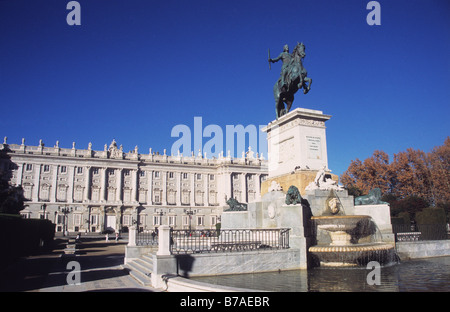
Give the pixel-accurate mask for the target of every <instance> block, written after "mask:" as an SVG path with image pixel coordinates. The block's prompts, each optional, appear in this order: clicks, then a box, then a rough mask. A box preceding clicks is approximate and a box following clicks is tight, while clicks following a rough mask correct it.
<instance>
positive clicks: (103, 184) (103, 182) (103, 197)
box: [100, 168, 107, 202]
mask: <svg viewBox="0 0 450 312" xmlns="http://www.w3.org/2000/svg"><path fill="white" fill-rule="evenodd" d="M106 169H107V168H101V170H102V173H101V175H102V176H101V189H100V201H104V202H105V201H106Z"/></svg>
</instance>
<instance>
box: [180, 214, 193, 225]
mask: <svg viewBox="0 0 450 312" xmlns="http://www.w3.org/2000/svg"><path fill="white" fill-rule="evenodd" d="M190 217H191V216H183V217H182V223H183V226H184V227H185V226H188V225H189V219H190Z"/></svg>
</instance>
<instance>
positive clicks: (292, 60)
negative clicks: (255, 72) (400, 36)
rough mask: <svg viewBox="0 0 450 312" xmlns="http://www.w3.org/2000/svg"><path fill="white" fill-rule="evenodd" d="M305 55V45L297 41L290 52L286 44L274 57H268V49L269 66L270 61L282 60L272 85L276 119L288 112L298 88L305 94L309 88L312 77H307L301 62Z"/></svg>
mask: <svg viewBox="0 0 450 312" xmlns="http://www.w3.org/2000/svg"><path fill="white" fill-rule="evenodd" d="M305 56H306V53H305V45H304V44H303V43H297V45H296V46H295V48H294V50H293V51H292V54H290V53H289V47H288V45H287V44H286V45H285V46H284V48H283V52H281V53H280V55H279V56H278V57H277V58H274V59H271V58H270V50H269V68H270V63H275V62H278V61H279V60H281V61H282V62H283V65H282V66H281V74H280V78H279V79H278V81H277V82H276V83H275V85H274V87H273V94H274V97H275V111H276V117H277V119H278V118H279V117H281V116H283V115H285V114H287V113H289V111H290V109H291V106H292V102H294V94H295V93H296V92H297V91H298V90H300V89H301V88H303V93H304V94H306V93H308V92H309V90H310V89H311V83H312V79H311V78H309V77H307V74H308V73H307V72H306V69H305V68H304V67H303V63H302V60H303V58H304V57H305ZM285 104H286V106H285Z"/></svg>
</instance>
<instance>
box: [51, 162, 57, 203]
mask: <svg viewBox="0 0 450 312" xmlns="http://www.w3.org/2000/svg"><path fill="white" fill-rule="evenodd" d="M52 167H53V176H52V188H51V190H52V192H51V194H50V202H52V203H56V190H57V189H58V170H59V165H53V166H52Z"/></svg>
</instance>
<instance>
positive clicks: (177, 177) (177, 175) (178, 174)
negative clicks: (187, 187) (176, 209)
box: [174, 172, 183, 206]
mask: <svg viewBox="0 0 450 312" xmlns="http://www.w3.org/2000/svg"><path fill="white" fill-rule="evenodd" d="M174 174H175V181H176V182H175V183H176V184H177V195H176V199H175V200H176V203H177V206H181V183H182V182H181V181H182V180H183V173H182V172H176V173H174Z"/></svg>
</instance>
